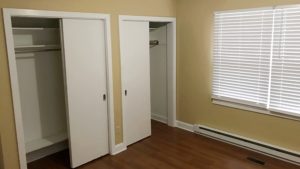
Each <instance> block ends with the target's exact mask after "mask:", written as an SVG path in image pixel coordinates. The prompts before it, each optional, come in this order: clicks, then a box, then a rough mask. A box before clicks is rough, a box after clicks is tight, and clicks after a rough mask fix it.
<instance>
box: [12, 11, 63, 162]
mask: <svg viewBox="0 0 300 169" xmlns="http://www.w3.org/2000/svg"><path fill="white" fill-rule="evenodd" d="M12 26H13V28H12V29H13V37H14V46H15V56H16V65H17V74H18V82H19V92H20V102H21V109H22V121H23V129H24V139H25V140H24V141H25V149H26V153H27V158H28V161H29V162H30V161H32V160H34V159H33V158H34V156H32V155H33V154H34V152H35V151H37V150H40V149H43V148H45V147H48V146H52V145H54V144H57V143H61V142H63V141H65V140H67V138H68V134H67V121H66V105H65V93H64V80H63V69H62V67H63V65H62V52H61V43H60V28H59V20H58V19H38V18H20V17H16V18H12Z"/></svg>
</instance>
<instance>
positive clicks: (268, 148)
mask: <svg viewBox="0 0 300 169" xmlns="http://www.w3.org/2000/svg"><path fill="white" fill-rule="evenodd" d="M193 128H194V132H195V133H197V134H200V135H203V136H206V137H209V138H212V139H216V140H219V141H222V142H226V143H229V144H232V145H236V146H238V147H242V148H246V149H248V150H252V151H255V152H258V153H262V154H265V155H267V156H271V157H274V158H277V159H280V160H283V161H286V162H289V163H293V164H296V165H300V153H299V152H295V151H292V150H288V149H284V148H281V147H278V146H274V145H270V144H267V143H264V142H260V141H257V140H253V139H249V138H246V137H243V136H239V135H235V134H232V133H228V132H224V131H221V130H218V129H214V128H210V127H207V126H203V125H194V126H193ZM299 146H300V143H299Z"/></svg>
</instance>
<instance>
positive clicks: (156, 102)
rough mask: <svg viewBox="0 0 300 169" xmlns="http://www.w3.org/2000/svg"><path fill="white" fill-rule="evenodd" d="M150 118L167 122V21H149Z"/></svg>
mask: <svg viewBox="0 0 300 169" xmlns="http://www.w3.org/2000/svg"><path fill="white" fill-rule="evenodd" d="M149 26H150V42H149V47H150V90H151V118H152V119H156V120H159V121H161V122H163V123H167V120H168V103H167V99H168V98H167V23H165V22H150V25H149Z"/></svg>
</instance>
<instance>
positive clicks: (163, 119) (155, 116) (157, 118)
mask: <svg viewBox="0 0 300 169" xmlns="http://www.w3.org/2000/svg"><path fill="white" fill-rule="evenodd" d="M151 119H152V120H155V121H158V122H161V123H165V124H167V123H168V118H167V117H164V116H161V115H159V114H157V113H151Z"/></svg>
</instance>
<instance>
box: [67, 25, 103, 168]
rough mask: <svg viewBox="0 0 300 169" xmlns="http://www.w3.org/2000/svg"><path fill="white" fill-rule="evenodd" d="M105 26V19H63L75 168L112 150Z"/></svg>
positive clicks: (69, 114)
mask: <svg viewBox="0 0 300 169" xmlns="http://www.w3.org/2000/svg"><path fill="white" fill-rule="evenodd" d="M104 26H105V25H104V21H102V20H83V19H63V20H62V29H63V44H64V55H65V58H64V63H65V78H66V89H67V94H66V96H67V109H68V112H67V115H68V130H69V143H70V157H71V166H72V167H73V168H74V167H77V166H80V165H82V164H84V163H87V162H89V161H91V160H94V159H96V158H98V157H101V156H103V155H105V154H107V153H108V119H107V102H106V99H104V97H103V95H104V94H105V95H106V68H105V63H106V62H105V55H106V52H105V27H104Z"/></svg>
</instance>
